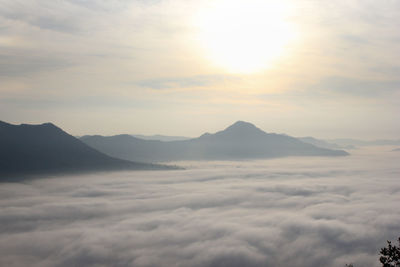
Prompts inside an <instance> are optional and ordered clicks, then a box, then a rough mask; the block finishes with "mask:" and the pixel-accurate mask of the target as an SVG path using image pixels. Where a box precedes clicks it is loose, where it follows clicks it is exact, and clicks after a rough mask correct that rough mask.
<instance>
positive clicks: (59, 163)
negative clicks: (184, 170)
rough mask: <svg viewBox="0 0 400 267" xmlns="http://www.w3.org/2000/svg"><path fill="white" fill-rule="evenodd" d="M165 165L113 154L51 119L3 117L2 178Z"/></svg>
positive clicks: (0, 129)
mask: <svg viewBox="0 0 400 267" xmlns="http://www.w3.org/2000/svg"><path fill="white" fill-rule="evenodd" d="M164 168H168V167H167V166H161V165H156V164H146V163H134V162H129V161H127V160H121V159H116V158H112V157H110V156H108V155H105V154H103V153H101V152H99V151H97V150H95V149H93V148H91V147H89V146H88V145H86V144H84V143H83V142H81V141H80V140H78V139H76V138H75V137H73V136H71V135H69V134H67V133H66V132H64V131H63V130H61V129H60V128H58V127H56V126H55V125H53V124H51V123H45V124H41V125H28V124H21V125H12V124H8V123H5V122H2V121H0V181H1V180H4V179H7V177H13V176H18V175H34V174H44V173H49V174H53V173H65V172H81V171H108V170H132V169H133V170H136V169H164Z"/></svg>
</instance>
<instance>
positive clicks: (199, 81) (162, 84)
mask: <svg viewBox="0 0 400 267" xmlns="http://www.w3.org/2000/svg"><path fill="white" fill-rule="evenodd" d="M237 79H239V78H235V77H234V76H229V75H202V76H192V77H178V78H164V79H150V80H143V81H139V82H138V83H137V85H138V86H141V87H147V88H151V89H172V88H190V87H205V86H210V85H214V84H218V83H222V82H224V81H232V80H237Z"/></svg>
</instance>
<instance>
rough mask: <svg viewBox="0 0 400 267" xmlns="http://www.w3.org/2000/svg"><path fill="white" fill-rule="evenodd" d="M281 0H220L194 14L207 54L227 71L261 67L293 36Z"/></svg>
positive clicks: (273, 57) (241, 70) (267, 63)
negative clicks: (196, 14)
mask: <svg viewBox="0 0 400 267" xmlns="http://www.w3.org/2000/svg"><path fill="white" fill-rule="evenodd" d="M288 11H289V9H288V7H287V6H286V5H285V4H284V3H283V1H282V0H281V1H276V0H275V1H271V0H219V1H213V2H212V4H210V5H209V6H207V7H206V8H204V9H203V10H202V11H201V12H199V15H198V16H197V17H196V24H197V27H198V33H199V35H198V36H199V42H200V44H201V46H202V47H203V49H204V51H205V54H206V56H207V58H209V59H210V61H212V62H213V63H214V64H215V65H217V66H219V67H222V68H223V69H225V70H226V71H229V72H235V73H252V72H257V71H261V70H263V69H265V68H268V67H269V66H271V64H272V63H273V62H274V61H275V60H276V59H277V58H278V57H279V56H280V55H281V54H282V52H283V50H284V48H285V46H287V45H288V43H289V42H290V41H291V40H293V39H294V37H295V35H296V34H295V30H294V29H293V25H291V24H290V23H289V22H287V20H286V18H287V16H288Z"/></svg>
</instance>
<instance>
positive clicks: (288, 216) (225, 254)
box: [0, 148, 400, 267]
mask: <svg viewBox="0 0 400 267" xmlns="http://www.w3.org/2000/svg"><path fill="white" fill-rule="evenodd" d="M399 156H400V152H393V151H390V150H389V149H387V148H385V150H380V151H375V150H371V149H368V150H363V149H360V150H357V151H355V152H354V153H353V154H352V156H351V157H339V158H315V159H313V160H312V161H310V160H309V159H308V158H281V159H273V160H268V161H239V162H228V161H224V162H201V163H199V162H197V163H193V162H192V163H186V165H185V166H187V167H189V168H188V169H187V170H180V171H157V172H140V171H137V172H118V173H104V174H99V173H96V174H91V175H83V176H79V175H76V176H67V177H65V179H53V178H50V179H36V180H30V181H25V182H24V183H3V184H1V187H0V220H1V224H0V265H1V266H33V267H47V266H60V267H62V266H68V267H69V266H135V267H147V266H160V267H164V266H166V267H171V266H188V267H200V266H210V267H223V266H229V267H243V266H246V267H272V266H297V267H320V266H326V267H338V266H339V267H344V266H345V264H350V263H353V264H354V266H364V267H378V266H382V265H381V264H379V250H380V248H382V247H384V246H386V240H391V241H393V242H394V243H393V244H395V245H397V241H396V238H397V237H398V234H399V232H400V225H399V223H398V222H399V220H400V210H399V208H398V203H399V192H400V185H399V182H398V177H399V174H400V166H399V164H398V162H399Z"/></svg>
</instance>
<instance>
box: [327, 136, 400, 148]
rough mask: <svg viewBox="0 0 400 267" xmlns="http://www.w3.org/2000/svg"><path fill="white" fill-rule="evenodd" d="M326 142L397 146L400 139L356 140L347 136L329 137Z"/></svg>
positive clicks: (345, 144) (347, 144)
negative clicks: (340, 137) (339, 137)
mask: <svg viewBox="0 0 400 267" xmlns="http://www.w3.org/2000/svg"><path fill="white" fill-rule="evenodd" d="M327 142H332V143H335V144H338V145H340V146H343V147H344V146H399V145H400V140H385V139H378V140H371V141H365V140H358V139H349V138H342V139H331V140H327Z"/></svg>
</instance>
